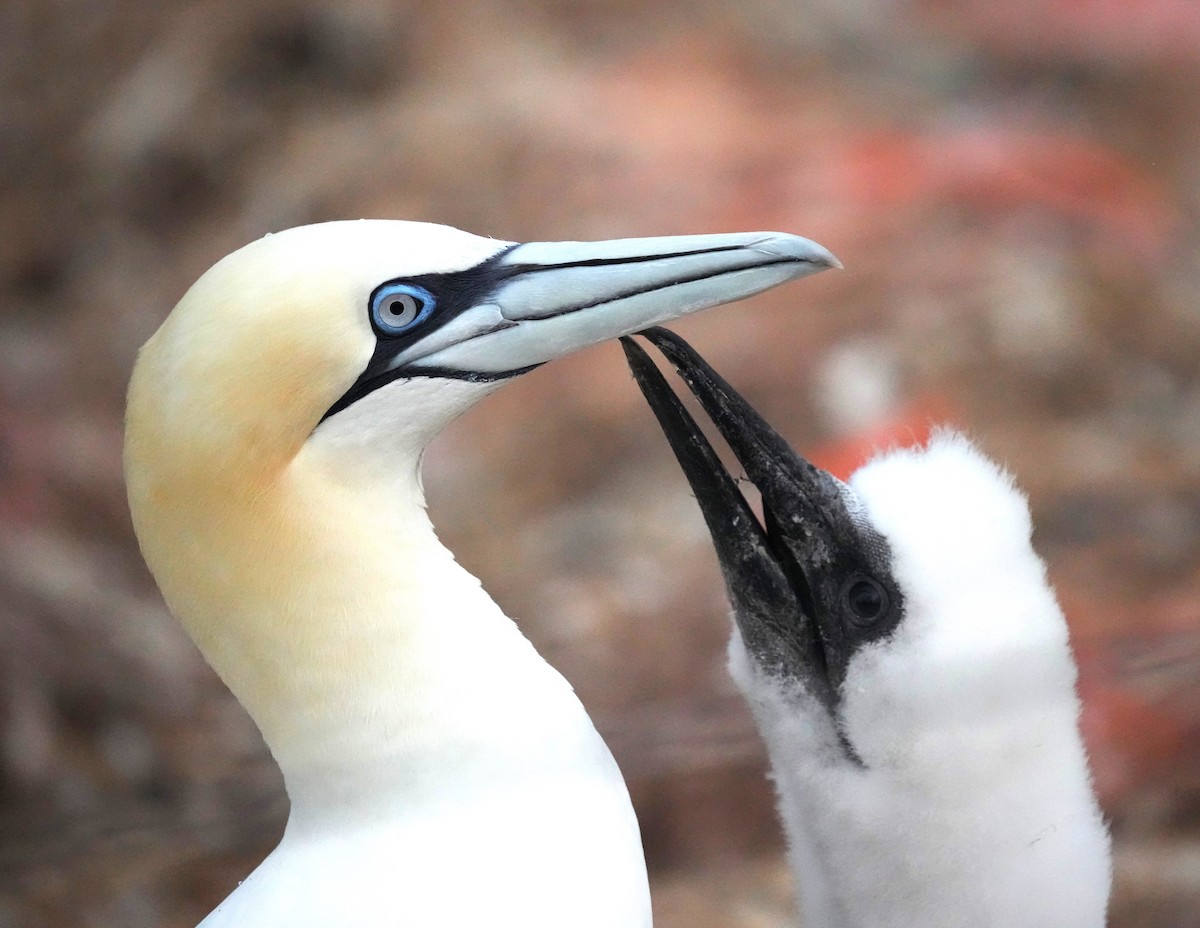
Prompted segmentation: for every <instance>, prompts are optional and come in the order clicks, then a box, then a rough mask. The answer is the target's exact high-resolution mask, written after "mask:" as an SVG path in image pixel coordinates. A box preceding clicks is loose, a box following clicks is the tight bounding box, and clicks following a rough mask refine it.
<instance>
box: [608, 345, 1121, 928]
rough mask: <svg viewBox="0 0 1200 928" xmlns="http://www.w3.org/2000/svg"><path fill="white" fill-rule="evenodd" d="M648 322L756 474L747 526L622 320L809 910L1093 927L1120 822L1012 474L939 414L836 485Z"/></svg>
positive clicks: (731, 490)
mask: <svg viewBox="0 0 1200 928" xmlns="http://www.w3.org/2000/svg"><path fill="white" fill-rule="evenodd" d="M645 334H646V335H647V337H648V338H650V340H651V341H653V342H654V343H655V344H656V345H657V346H658V347H659V348H660V349H661V350H662V351H663V353H664V354H665V355H666V356H667V358H668V359H669V360H670V361H671V362H672V363H673V364H674V365H675V366H676V368H677V369H678V370H679V372H680V374H681V375H682V376H683V378H684V380H685V382H686V383H687V385H688V386H689V388H690V389H691V390H692V391H693V392H694V393H695V394H696V396H697V398H698V399H699V401H700V403H701V405H702V406H703V407H704V409H705V411H706V412H707V413H708V415H709V416H710V417H711V418H712V419H713V421H714V423H715V424H716V425H717V427H718V429H719V430H720V432H721V433H722V435H723V436H724V437H725V439H726V440H727V441H728V442H729V444H730V446H731V448H732V449H733V451H734V453H735V455H736V456H737V458H738V460H739V461H740V462H741V464H742V465H743V466H744V467H745V469H746V473H747V475H748V477H749V479H750V481H751V482H752V483H753V484H754V485H755V487H757V488H758V489H759V490H760V491H761V493H762V506H763V514H764V519H763V524H762V525H760V523H759V521H758V519H757V518H756V517H755V515H754V513H753V512H752V510H751V509H750V507H749V506H748V504H747V503H746V501H745V499H744V498H743V497H742V495H741V493H740V491H739V490H738V489H737V487H736V485H735V484H734V482H733V480H732V479H731V478H730V476H729V475H728V473H727V472H726V471H725V469H724V468H723V467H722V465H721V464H720V462H719V461H718V459H717V457H716V456H715V454H714V453H713V451H712V448H711V446H710V445H709V444H708V442H707V441H706V439H705V438H704V436H703V435H702V433H701V432H700V430H699V429H698V428H697V426H696V424H695V422H694V421H693V420H692V419H691V417H690V416H689V414H688V413H687V412H686V411H685V410H684V408H683V406H682V405H681V404H680V403H679V401H678V400H677V399H676V397H675V396H674V394H673V393H672V392H671V391H670V388H669V387H668V386H667V385H666V382H665V381H664V380H663V378H662V376H661V375H660V374H659V373H658V371H657V369H656V368H654V366H653V365H652V363H651V362H650V361H649V359H648V358H647V357H646V355H645V353H644V352H643V351H641V349H640V348H638V347H637V346H636V345H635V344H633V343H632V342H631V341H629V340H626V351H627V354H628V356H629V359H630V363H631V365H632V367H633V369H634V371H635V375H636V377H637V379H638V382H639V385H640V386H641V387H642V390H643V392H644V393H645V395H646V397H647V399H648V400H649V401H650V403H651V405H652V407H653V408H654V410H655V413H656V415H657V416H658V418H659V421H660V423H661V424H662V426H663V429H664V431H665V433H666V435H667V437H668V439H669V440H670V442H671V445H672V447H673V448H674V450H675V452H676V455H677V457H678V458H679V460H680V463H681V465H682V467H683V469H684V472H685V473H686V475H687V477H688V479H689V481H690V482H691V484H692V487H693V488H694V490H695V493H696V497H697V499H698V501H699V503H700V506H701V509H702V510H703V512H704V516H705V519H706V521H707V523H708V526H709V529H710V532H711V534H712V537H713V540H714V543H715V545H716V549H717V553H718V557H719V559H720V562H721V567H722V570H723V572H724V576H725V580H726V585H727V588H728V591H729V596H730V599H731V601H732V604H733V617H734V620H735V630H734V635H733V640H732V641H731V644H730V670H731V672H732V674H733V677H734V679H735V681H736V682H737V684H738V686H739V688H740V689H741V690H742V692H743V694H744V695H745V696H746V698H747V700H748V702H749V703H750V706H751V708H752V710H753V712H754V714H755V718H756V721H757V722H758V725H759V728H760V730H761V731H762V734H763V736H764V739H765V740H766V742H767V746H768V751H769V754H770V757H771V765H772V770H773V774H774V778H775V780H776V784H777V788H778V792H779V799H780V813H781V816H782V818H783V820H784V825H785V828H786V830H787V832H788V836H789V844H790V854H791V860H792V863H793V868H794V870H795V872H796V878H797V882H798V884H799V886H798V889H799V894H800V900H801V908H802V910H803V914H804V919H803V923H804V924H805V925H811V926H814V928H841V926H844V928H849V926H856V928H867V926H891V928H907V926H918V925H922V926H965V925H972V926H985V925H986V926H1007V928H1017V926H1024V928H1035V926H1047V925H1055V926H1058V928H1068V926H1070V928H1099V926H1101V925H1103V924H1104V917H1105V910H1106V906H1107V900H1108V894H1109V887H1110V882H1111V858H1110V849H1109V838H1108V834H1107V832H1106V830H1105V827H1104V824H1103V821H1102V817H1101V814H1100V811H1099V809H1098V807H1097V804H1096V800H1095V796H1094V795H1093V791H1092V788H1091V779H1090V774H1089V772H1088V768H1087V761H1086V756H1085V753H1084V749H1083V745H1082V742H1081V740H1080V736H1079V731H1078V715H1079V702H1078V699H1077V697H1076V693H1075V676H1076V671H1075V665H1074V662H1073V660H1072V657H1071V653H1070V649H1069V646H1068V641H1067V627H1066V623H1065V622H1064V620H1063V616H1062V613H1061V612H1060V610H1059V608H1058V605H1057V603H1056V601H1055V597H1054V594H1053V592H1052V590H1051V589H1050V587H1049V585H1048V583H1047V580H1046V574H1045V569H1044V566H1043V564H1042V562H1041V561H1040V560H1039V559H1038V557H1037V555H1036V554H1035V553H1034V551H1033V549H1032V547H1031V545H1030V534H1031V523H1030V518H1029V512H1028V508H1027V506H1026V503H1025V500H1024V498H1023V497H1022V496H1021V494H1020V493H1019V492H1018V491H1017V490H1016V489H1015V488H1014V487H1013V483H1012V480H1011V478H1010V477H1008V476H1007V475H1006V474H1005V473H1003V472H1002V471H1001V470H1000V469H999V468H997V467H996V466H995V465H994V464H992V463H991V462H990V461H988V460H987V459H986V458H984V457H983V456H982V455H980V454H979V453H978V452H977V451H976V450H975V449H974V448H973V447H972V446H971V445H970V444H969V443H968V442H967V441H966V440H965V439H964V438H962V437H961V436H958V435H955V434H951V433H943V434H941V435H939V436H937V437H935V438H934V439H933V440H932V442H931V443H930V445H929V447H928V448H925V449H921V450H914V451H900V452H894V453H891V454H887V455H884V456H883V457H880V458H878V459H876V460H875V461H873V462H871V463H869V464H868V465H867V466H865V467H864V468H862V469H861V470H859V471H858V472H857V473H856V474H855V475H854V477H853V478H852V479H851V481H850V483H849V485H847V484H844V483H842V482H841V481H839V480H837V479H835V478H833V477H832V476H830V475H829V474H827V473H825V472H824V471H822V470H820V469H818V468H816V467H814V466H813V465H811V464H810V463H809V462H807V461H805V460H804V459H803V458H801V457H800V456H799V455H797V454H796V453H795V452H794V451H792V450H791V449H790V448H789V447H788V445H787V444H786V442H785V441H784V440H783V439H782V438H781V437H780V436H779V435H778V434H777V433H776V432H775V431H774V430H773V429H772V428H771V427H770V426H769V425H768V424H767V423H766V422H765V421H763V420H762V418H761V417H760V416H759V415H758V414H757V413H756V412H755V411H754V410H753V408H752V407H750V406H749V404H748V403H747V402H746V401H745V400H744V399H743V398H742V397H741V396H739V395H738V394H737V393H736V392H735V391H734V390H733V389H732V388H731V387H730V386H729V385H728V384H727V383H726V382H725V381H724V380H722V379H721V377H720V376H719V375H717V374H716V373H715V372H714V371H713V370H712V368H711V367H709V366H708V365H707V364H706V363H705V362H704V361H703V360H702V359H701V358H700V357H699V356H698V355H697V354H695V352H694V351H692V350H691V349H690V348H689V347H688V346H687V345H686V343H684V342H683V341H682V340H681V339H679V338H678V337H677V336H674V335H672V334H671V333H669V332H666V331H664V330H656V331H652V332H648V333H645Z"/></svg>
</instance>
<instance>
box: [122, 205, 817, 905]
mask: <svg viewBox="0 0 1200 928" xmlns="http://www.w3.org/2000/svg"><path fill="white" fill-rule="evenodd" d="M832 264H836V261H835V259H833V257H832V256H831V255H829V254H828V252H826V251H824V250H823V249H821V248H820V247H819V246H817V245H814V244H813V243H811V242H808V241H806V240H804V239H799V238H796V237H794V236H786V235H778V234H770V233H764V234H757V235H755V234H747V235H720V236H693V237H682V238H665V239H640V240H638V239H631V240H625V241H616V242H596V243H578V242H564V243H533V244H525V245H512V244H510V243H505V242H497V241H493V240H490V239H484V238H479V237H476V236H473V235H468V234H466V233H463V232H459V231H457V230H455V229H450V228H447V227H444V226H432V225H425V224H421V223H407V222H368V221H360V222H341V223H328V224H323V225H316V226H308V227H303V228H298V229H293V230H290V231H288V232H283V233H279V234H277V235H274V236H268V237H267V238H265V239H262V240H260V241H258V242H255V243H253V244H251V245H248V246H246V247H245V248H243V249H241V250H240V251H238V252H235V253H234V254H232V255H230V256H229V257H227V258H225V259H224V260H222V261H220V262H219V263H217V264H216V265H215V266H214V267H213V268H212V269H211V270H210V271H208V272H207V273H206V274H205V275H204V276H203V277H201V278H200V280H199V281H198V282H197V283H196V284H195V285H194V286H193V287H192V288H191V289H190V290H189V291H188V293H187V294H186V295H185V296H184V298H183V299H182V300H181V301H180V303H179V305H178V306H177V307H176V308H175V310H174V311H173V312H172V313H171V315H170V316H169V318H168V319H167V320H166V321H165V322H164V323H163V325H162V327H161V328H160V329H159V331H158V332H157V333H156V334H155V335H154V337H153V338H151V339H150V341H149V342H148V343H147V344H146V346H145V347H144V348H143V349H142V352H141V354H140V356H139V358H138V362H137V366H136V369H135V371H134V374H133V379H132V383H131V386H130V392H129V409H128V422H127V439H126V475H127V480H128V486H129V498H130V505H131V508H132V512H133V518H134V525H135V527H136V529H137V533H138V538H139V541H140V543H141V546H142V550H143V553H144V554H145V557H146V561H147V563H148V564H149V565H150V568H151V570H152V571H153V573H154V575H155V577H156V579H157V580H158V583H159V585H160V587H161V588H162V591H163V594H164V596H165V597H166V600H167V602H168V604H169V605H170V607H171V608H172V610H173V611H174V612H175V613H176V614H177V615H178V616H179V618H180V619H181V620H182V621H183V622H184V624H185V626H186V627H187V629H188V631H189V632H190V633H191V635H192V636H193V637H194V639H195V640H196V643H197V644H198V645H199V647H200V649H201V651H202V652H203V653H204V655H205V657H206V658H207V659H208V660H209V662H210V663H211V664H212V666H213V667H214V668H215V669H216V671H217V672H218V673H219V674H220V675H221V677H222V679H224V681H225V682H226V683H227V684H228V685H229V687H230V689H231V690H232V691H233V692H234V694H235V695H236V696H237V697H238V699H239V700H241V702H242V704H243V705H244V706H245V707H246V709H247V711H248V712H249V713H250V715H251V716H252V717H253V718H254V720H255V722H256V723H257V724H258V726H259V728H260V729H261V730H262V733H263V737H264V738H265V739H266V742H267V744H268V745H269V747H270V749H271V751H272V753H273V755H274V757H275V759H276V760H277V761H278V763H279V765H280V767H281V768H282V770H283V775H284V779H285V782H286V785H287V790H288V795H289V797H290V799H291V803H292V806H291V814H290V817H289V819H288V824H287V829H286V831H285V834H284V837H283V840H282V842H281V843H280V845H279V847H278V848H277V849H276V850H275V851H274V852H273V853H272V854H271V855H270V856H269V857H268V858H267V860H266V861H265V862H264V863H263V864H262V865H261V866H260V867H259V868H258V869H257V870H255V871H254V873H253V874H251V876H250V877H249V878H248V879H247V880H246V881H245V882H244V883H242V884H241V886H240V887H238V889H237V890H236V891H235V892H234V893H233V894H232V895H231V896H230V897H229V898H228V899H227V900H225V902H224V903H222V904H221V905H220V906H219V907H218V908H217V909H216V910H215V911H214V912H213V913H212V914H211V915H210V916H209V917H208V918H207V919H206V920H205V921H204V925H205V926H209V928H218V926H238V928H309V926H311V928H317V926H321V928H332V926H354V928H375V926H401V925H403V926H413V928H420V926H455V928H457V926H466V925H483V924H491V925H521V926H524V928H539V926H551V925H553V926H555V928H561V926H565V925H571V926H596V928H618V926H619V928H624V926H635V925H648V924H649V921H650V915H649V912H650V909H649V901H648V896H647V890H646V875H645V865H644V862H643V858H642V851H641V842H640V838H639V835H638V829H637V823H636V820H635V818H634V815H633V811H632V808H631V806H630V803H629V798H628V795H627V793H626V790H625V786H624V783H623V781H622V778H621V776H620V773H619V772H618V770H617V769H616V766H615V764H614V763H613V760H612V757H611V756H610V755H609V753H608V750H607V748H606V747H605V745H604V743H603V742H602V741H601V739H600V737H599V736H598V735H597V733H596V731H595V729H594V728H593V726H592V723H591V721H590V720H589V719H588V716H587V714H586V713H585V712H584V710H583V708H582V706H581V705H580V704H579V702H578V700H577V699H576V698H575V696H574V694H573V693H572V691H571V688H570V686H569V685H568V684H567V683H566V682H565V681H564V680H563V679H562V677H560V676H559V675H558V674H557V673H556V672H555V671H554V670H553V669H552V668H550V667H549V666H548V665H547V664H546V663H545V662H544V661H543V660H542V659H541V658H540V657H539V656H538V655H537V654H536V653H535V651H534V650H533V648H532V647H531V646H530V644H529V643H528V642H527V641H526V640H525V638H524V637H523V636H522V635H521V634H520V633H519V632H518V630H517V629H516V627H515V626H514V625H513V624H512V622H511V621H509V620H508V619H507V618H506V617H505V616H504V615H503V614H502V613H501V611H500V610H499V608H498V607H497V606H496V605H495V603H493V602H492V600H491V599H489V598H488V596H487V595H486V594H485V593H484V592H483V590H482V589H481V588H480V586H479V584H478V582H477V581H476V580H475V579H474V578H472V577H471V576H470V575H469V574H467V573H466V572H465V571H464V570H463V569H462V568H461V567H459V566H458V564H456V563H455V561H454V558H453V557H452V555H451V554H450V552H449V551H447V550H446V549H445V548H444V547H443V546H442V545H441V544H439V543H438V541H437V538H436V537H435V536H434V532H433V528H432V526H431V525H430V522H429V520H428V518H427V517H426V515H425V510H424V501H423V496H422V490H421V483H420V473H419V468H420V458H421V452H422V449H423V448H424V446H425V444H426V442H427V441H428V440H429V439H430V438H431V437H432V436H433V435H434V434H435V433H436V432H437V431H438V430H439V429H440V428H441V427H442V426H443V425H445V424H446V423H447V422H448V421H449V420H450V419H452V418H453V417H454V416H455V415H457V414H458V413H459V412H461V411H463V410H464V409H466V408H467V407H468V406H470V405H471V404H473V403H475V402H476V401H478V400H479V399H481V398H482V397H483V396H484V395H486V394H487V393H488V392H490V391H492V390H494V389H496V387H497V386H498V385H499V384H502V383H503V382H504V381H505V380H507V379H509V378H511V377H513V376H515V375H517V374H519V373H522V372H523V371H525V370H528V369H530V368H531V367H533V366H536V365H538V364H540V363H542V362H544V361H547V360H550V359H551V358H554V357H557V356H559V355H562V354H565V353H567V352H569V351H572V350H575V349H577V348H582V347H584V346H586V345H590V344H594V343H596V342H599V341H601V340H603V339H606V338H610V337H613V336H616V335H620V334H623V333H626V332H630V331H633V330H635V329H637V328H640V327H642V326H644V325H646V324H647V323H650V322H655V321H662V320H665V319H668V318H673V317H675V316H679V315H682V314H684V313H686V312H691V311H694V310H697V309H702V308H704V307H706V306H712V305H715V304H717V303H721V302H726V301H729V300H734V299H739V298H741V297H743V296H747V295H749V294H751V293H755V292H758V291H761V290H764V289H766V288H767V287H770V286H773V285H775V284H778V283H781V282H783V281H784V280H788V279H792V278H795V277H799V276H802V275H804V274H806V273H810V272H812V271H815V270H819V269H821V268H823V267H828V266H830V265H832Z"/></svg>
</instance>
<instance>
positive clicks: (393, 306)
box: [388, 298, 417, 316]
mask: <svg viewBox="0 0 1200 928" xmlns="http://www.w3.org/2000/svg"><path fill="white" fill-rule="evenodd" d="M410 305H411V306H413V307H416V305H417V301H416V298H413V299H412V303H411V304H410V303H406V302H405V301H404V300H392V302H391V303H389V304H388V310H389V311H390V312H391V314H392V315H393V316H403V315H404V311H405V310H406V309H408V308H409V306H410Z"/></svg>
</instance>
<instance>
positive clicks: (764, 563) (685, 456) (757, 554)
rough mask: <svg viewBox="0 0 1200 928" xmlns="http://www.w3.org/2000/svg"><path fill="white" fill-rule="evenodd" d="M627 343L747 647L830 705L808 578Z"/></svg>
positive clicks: (673, 397)
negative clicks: (801, 678)
mask: <svg viewBox="0 0 1200 928" xmlns="http://www.w3.org/2000/svg"><path fill="white" fill-rule="evenodd" d="M643 334H646V333H643ZM621 342H622V347H624V349H625V356H626V359H627V360H628V362H629V367H630V369H631V370H632V371H633V376H634V379H635V380H636V381H637V384H638V387H639V388H640V389H641V391H642V394H643V395H644V396H645V397H646V401H647V402H648V403H649V405H650V408H651V409H652V410H653V412H654V415H655V417H656V418H657V419H658V422H659V425H660V426H661V427H662V430H663V434H665V435H666V437H667V441H668V442H669V443H670V445H671V449H672V450H673V451H674V452H675V457H676V459H677V460H678V461H679V465H680V467H681V468H682V469H683V473H684V476H686V477H687V480H688V483H690V484H691V487H692V491H693V492H694V493H695V495H696V501H697V502H698V503H699V505H700V511H701V512H702V513H703V515H704V520H705V522H706V524H707V525H708V530H709V534H710V535H711V536H712V540H713V546H714V547H715V548H716V552H717V559H718V561H719V562H720V565H721V573H722V575H723V577H724V579H725V587H726V590H727V592H728V595H729V600H730V603H731V605H732V606H733V616H734V620H735V621H736V622H737V625H738V630H739V631H740V632H741V636H742V640H743V642H744V643H745V645H746V647H747V648H748V649H749V650H750V652H751V653H752V654H753V655H754V656H755V658H756V659H757V660H758V661H759V662H760V664H762V665H763V666H764V667H767V668H775V667H778V668H781V669H782V668H788V670H789V671H790V672H795V671H796V669H797V666H799V668H802V669H803V670H804V671H805V678H806V679H807V680H808V681H809V683H810V685H811V686H812V687H813V688H814V691H815V692H816V693H817V694H818V695H819V696H820V697H821V698H822V699H823V700H824V701H825V702H826V704H827V705H828V704H830V702H831V700H832V693H831V692H830V691H829V688H828V683H827V681H828V674H827V672H826V669H825V657H824V650H823V647H822V645H821V643H820V641H819V638H818V634H819V633H818V630H817V628H816V626H815V625H814V620H813V609H812V604H811V602H810V601H808V599H809V597H808V595H807V593H808V590H807V585H806V583H805V581H804V576H803V573H801V572H800V571H799V570H798V569H797V568H796V566H795V564H794V562H793V560H792V558H791V557H790V556H789V555H788V553H787V552H786V551H781V550H780V549H779V547H778V541H777V539H775V538H773V537H771V534H772V533H771V532H769V531H764V529H763V527H762V525H760V524H759V521H758V518H757V517H756V516H755V515H754V512H753V510H752V509H751V508H750V505H749V503H748V502H747V501H746V498H745V497H744V496H743V495H742V493H741V491H740V490H739V489H738V487H737V484H736V483H735V481H734V480H733V478H732V477H731V476H730V474H729V472H728V471H727V470H726V469H725V467H724V465H723V464H722V463H721V461H720V459H719V458H718V456H717V454H716V452H715V451H714V450H713V448H712V445H711V444H710V443H709V441H708V439H707V438H705V436H704V434H703V432H702V431H701V430H700V427H699V426H698V425H697V424H696V421H695V419H693V418H692V416H691V415H690V414H689V413H688V411H687V410H686V409H685V408H684V406H683V404H682V403H681V402H680V401H679V398H678V397H677V396H676V395H675V393H674V391H672V390H671V388H670V386H668V384H667V381H666V379H665V378H664V377H663V376H662V374H661V373H660V372H659V370H658V368H657V367H655V366H654V363H653V362H652V361H651V360H650V358H649V356H648V355H647V354H646V352H645V351H643V350H642V349H641V348H640V347H639V346H638V345H637V344H636V343H635V342H634V341H633V340H632V339H629V338H622V339H621ZM734 395H735V396H736V394H734ZM737 398H738V399H739V400H740V399H741V397H737ZM743 402H744V401H743ZM710 415H711V413H710ZM768 526H769V527H770V526H771V522H770V521H768Z"/></svg>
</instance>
